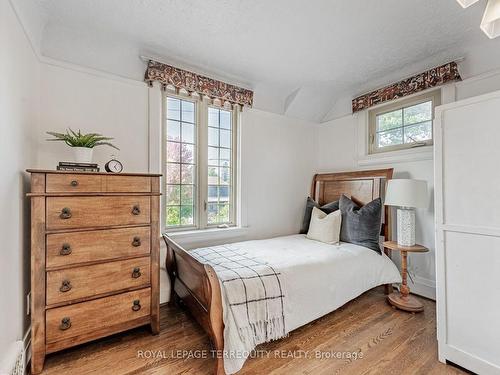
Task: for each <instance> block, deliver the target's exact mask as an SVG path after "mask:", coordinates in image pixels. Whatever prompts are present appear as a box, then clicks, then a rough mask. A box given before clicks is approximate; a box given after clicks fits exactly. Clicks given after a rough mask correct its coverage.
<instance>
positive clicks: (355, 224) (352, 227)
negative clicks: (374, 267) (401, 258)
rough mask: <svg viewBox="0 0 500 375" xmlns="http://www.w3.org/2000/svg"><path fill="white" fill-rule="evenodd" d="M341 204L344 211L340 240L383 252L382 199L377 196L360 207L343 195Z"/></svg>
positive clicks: (341, 209)
mask: <svg viewBox="0 0 500 375" xmlns="http://www.w3.org/2000/svg"><path fill="white" fill-rule="evenodd" d="M339 206H340V211H341V212H342V226H341V229H340V240H341V241H343V242H350V243H353V244H356V245H360V246H364V247H367V248H369V249H371V250H374V251H376V252H377V253H379V254H382V252H381V251H380V244H379V236H380V226H381V223H382V208H383V205H382V200H381V199H380V198H377V199H375V200H373V201H371V202H370V203H368V204H365V205H364V206H363V207H361V208H360V207H359V206H358V205H357V204H356V203H354V202H353V201H352V200H350V199H349V198H347V197H346V196H345V195H342V197H340V204H339Z"/></svg>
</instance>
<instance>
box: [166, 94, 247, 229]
mask: <svg viewBox="0 0 500 375" xmlns="http://www.w3.org/2000/svg"><path fill="white" fill-rule="evenodd" d="M163 105H164V108H165V110H164V124H165V125H164V134H165V137H164V138H165V141H164V145H163V155H164V156H163V163H164V167H165V176H166V178H165V186H164V199H163V201H164V208H165V211H164V212H165V215H164V217H165V219H164V224H165V227H166V229H167V230H181V229H204V228H211V227H226V226H232V225H235V224H236V219H235V218H236V205H235V202H236V184H235V181H236V165H237V163H236V157H237V150H236V145H237V124H238V108H234V109H228V108H226V107H218V106H215V105H211V104H209V103H208V102H207V101H205V100H195V99H192V98H188V97H182V96H176V95H170V94H167V93H166V94H165V95H164V99H163ZM235 107H236V106H235Z"/></svg>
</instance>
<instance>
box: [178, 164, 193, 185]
mask: <svg viewBox="0 0 500 375" xmlns="http://www.w3.org/2000/svg"><path fill="white" fill-rule="evenodd" d="M194 174H195V167H194V165H192V164H181V182H182V183H183V184H194Z"/></svg>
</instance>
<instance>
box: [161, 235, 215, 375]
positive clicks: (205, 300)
mask: <svg viewBox="0 0 500 375" xmlns="http://www.w3.org/2000/svg"><path fill="white" fill-rule="evenodd" d="M163 238H164V239H165V243H166V244H167V259H166V263H165V265H166V268H167V272H168V275H169V278H170V286H171V289H170V301H171V302H173V301H175V300H178V301H179V302H181V303H182V304H185V305H186V307H187V308H188V309H189V310H190V311H191V314H192V315H193V317H194V318H195V319H196V320H197V321H198V323H199V324H200V325H201V326H202V327H203V329H204V330H205V331H206V332H207V334H208V336H209V337H210V341H211V342H212V345H213V349H214V350H215V353H216V354H215V357H216V363H215V374H217V375H222V374H225V371H224V362H223V357H222V351H223V350H224V322H223V319H222V298H221V290H220V284H219V280H218V279H217V275H216V274H215V271H214V269H213V268H212V267H211V266H209V265H206V264H202V263H200V262H198V261H197V260H196V259H194V258H193V257H192V256H191V255H189V254H188V252H187V251H186V250H184V249H183V248H182V246H180V245H179V244H177V243H176V242H175V241H173V240H172V239H171V238H170V237H168V236H167V235H163Z"/></svg>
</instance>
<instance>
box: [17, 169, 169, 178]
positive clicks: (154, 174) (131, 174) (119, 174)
mask: <svg viewBox="0 0 500 375" xmlns="http://www.w3.org/2000/svg"><path fill="white" fill-rule="evenodd" d="M26 172H28V173H51V174H90V175H94V174H95V175H106V176H143V177H160V176H162V175H161V174H158V173H126V172H125V173H124V172H122V173H108V172H84V171H57V170H54V169H26Z"/></svg>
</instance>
